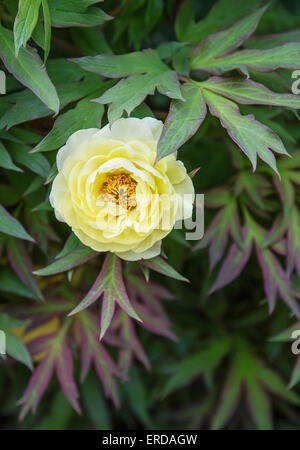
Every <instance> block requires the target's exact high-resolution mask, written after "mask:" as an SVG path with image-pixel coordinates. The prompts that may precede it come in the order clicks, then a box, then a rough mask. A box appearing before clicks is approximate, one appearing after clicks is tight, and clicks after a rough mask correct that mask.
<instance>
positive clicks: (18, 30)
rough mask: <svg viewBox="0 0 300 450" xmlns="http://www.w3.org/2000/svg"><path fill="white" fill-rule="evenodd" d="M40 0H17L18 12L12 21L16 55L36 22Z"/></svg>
mask: <svg viewBox="0 0 300 450" xmlns="http://www.w3.org/2000/svg"><path fill="white" fill-rule="evenodd" d="M41 1H42V0H19V9H18V14H17V16H16V18H15V22H14V39H15V50H16V56H18V54H19V49H20V47H21V46H23V47H25V46H26V44H27V41H28V40H29V39H30V37H31V35H32V32H33V30H34V28H35V26H36V24H37V21H38V17H39V9H40V5H41Z"/></svg>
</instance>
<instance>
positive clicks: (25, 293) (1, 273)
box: [0, 268, 37, 328]
mask: <svg viewBox="0 0 300 450" xmlns="http://www.w3.org/2000/svg"><path fill="white" fill-rule="evenodd" d="M0 285H1V290H2V291H3V292H9V293H12V294H16V295H19V296H20V297H25V298H31V299H37V296H36V295H35V294H34V293H33V292H32V291H31V290H30V289H29V288H28V287H27V286H26V285H25V284H23V283H22V282H21V281H20V279H19V278H18V277H17V276H16V275H15V274H14V273H13V272H12V271H11V270H9V269H8V268H1V269H0ZM0 328H1V326H0Z"/></svg>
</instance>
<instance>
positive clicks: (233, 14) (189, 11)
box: [175, 0, 261, 44]
mask: <svg viewBox="0 0 300 450" xmlns="http://www.w3.org/2000/svg"><path fill="white" fill-rule="evenodd" d="M194 4H195V1H194V0H186V1H185V2H184V3H183V4H182V6H181V8H180V10H179V13H178V15H177V18H176V23H175V29H176V34H177V36H178V39H179V40H180V41H181V42H190V43H191V44H197V43H198V42H200V41H201V40H203V39H205V38H207V36H208V35H210V34H212V33H215V32H216V31H219V30H221V29H224V28H226V27H229V26H230V25H232V24H233V23H234V22H236V21H237V20H239V19H241V18H242V17H244V16H246V15H247V14H249V13H251V12H252V11H254V10H255V9H257V8H258V7H259V6H260V4H261V1H260V0H252V1H251V2H238V3H237V2H236V0H219V1H218V2H217V3H215V4H214V6H213V7H212V8H211V9H210V10H209V12H208V14H207V15H206V16H205V17H204V19H202V20H200V21H199V22H197V23H195V20H194V12H195V6H194Z"/></svg>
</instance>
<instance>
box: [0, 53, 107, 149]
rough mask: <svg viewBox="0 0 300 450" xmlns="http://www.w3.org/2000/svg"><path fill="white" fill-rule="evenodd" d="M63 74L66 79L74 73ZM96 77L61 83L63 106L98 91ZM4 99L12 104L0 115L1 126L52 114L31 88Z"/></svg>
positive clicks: (60, 95) (63, 72) (8, 125)
mask: <svg viewBox="0 0 300 450" xmlns="http://www.w3.org/2000/svg"><path fill="white" fill-rule="evenodd" d="M49 63H50V61H49ZM62 76H64V77H65V79H68V78H69V77H72V74H71V73H70V72H68V71H62ZM79 76H80V75H79ZM81 76H82V74H81ZM94 77H95V76H94V75H92V79H90V77H89V76H88V77H85V79H84V80H83V81H80V82H76V81H74V82H69V83H64V84H60V85H59V86H58V88H57V91H58V95H59V98H60V102H61V108H63V107H64V106H66V105H68V104H69V103H71V102H73V101H75V100H79V99H80V98H82V97H85V96H86V95H89V94H90V93H91V92H94V91H95V92H96V91H97V88H98V87H99V84H100V83H99V78H98V77H96V78H97V80H95V78H94ZM59 78H60V75H59ZM95 95H97V93H95ZM4 101H5V102H8V103H10V104H11V105H12V106H11V107H10V108H9V109H8V110H7V111H6V112H5V113H4V114H3V115H2V117H0V128H3V127H7V128H11V127H12V126H14V125H17V124H19V123H22V122H27V121H29V120H33V119H37V118H41V117H45V116H49V115H50V114H51V110H50V109H49V108H47V107H46V105H44V104H43V103H42V102H41V101H40V100H39V99H38V98H37V97H36V96H35V95H34V94H33V93H32V92H30V91H29V90H25V91H21V92H15V93H13V94H10V95H6V96H5V98H4ZM37 142H38V141H37ZM32 143H33V142H32ZM34 143H35V142H34Z"/></svg>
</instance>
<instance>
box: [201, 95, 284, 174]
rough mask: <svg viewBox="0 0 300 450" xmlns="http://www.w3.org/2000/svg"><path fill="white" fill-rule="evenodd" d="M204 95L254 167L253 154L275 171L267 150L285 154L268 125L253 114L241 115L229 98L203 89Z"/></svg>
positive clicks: (274, 160)
mask: <svg viewBox="0 0 300 450" xmlns="http://www.w3.org/2000/svg"><path fill="white" fill-rule="evenodd" d="M204 97H205V100H206V102H207V104H208V106H209V109H210V112H211V114H212V115H213V116H216V117H218V118H219V119H220V122H221V125H222V126H223V127H224V128H226V130H227V132H228V134H229V136H230V137H231V139H232V140H233V141H234V142H235V143H236V144H237V145H238V146H239V147H240V148H241V149H242V150H243V152H244V153H245V154H246V155H247V156H248V158H249V159H250V161H251V164H252V166H253V170H255V169H256V164H257V155H258V156H259V157H260V158H261V159H262V160H263V161H265V162H266V163H267V164H268V165H269V166H270V167H271V168H272V169H273V170H274V171H275V172H277V173H278V171H277V166H276V159H275V157H274V154H273V152H272V151H271V150H273V151H274V152H276V153H279V154H283V155H288V153H287V151H286V149H285V148H284V145H283V143H282V142H281V140H280V138H279V137H278V136H277V135H276V134H275V133H274V132H273V131H272V130H271V129H270V128H268V127H266V126H265V125H262V124H261V123H260V122H258V121H256V120H255V118H254V116H250V115H248V116H243V115H241V113H240V111H239V108H238V106H237V105H236V104H235V103H234V102H232V101H231V100H227V99H225V98H224V97H221V96H220V95H217V94H214V93H212V92H209V91H208V90H204Z"/></svg>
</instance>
